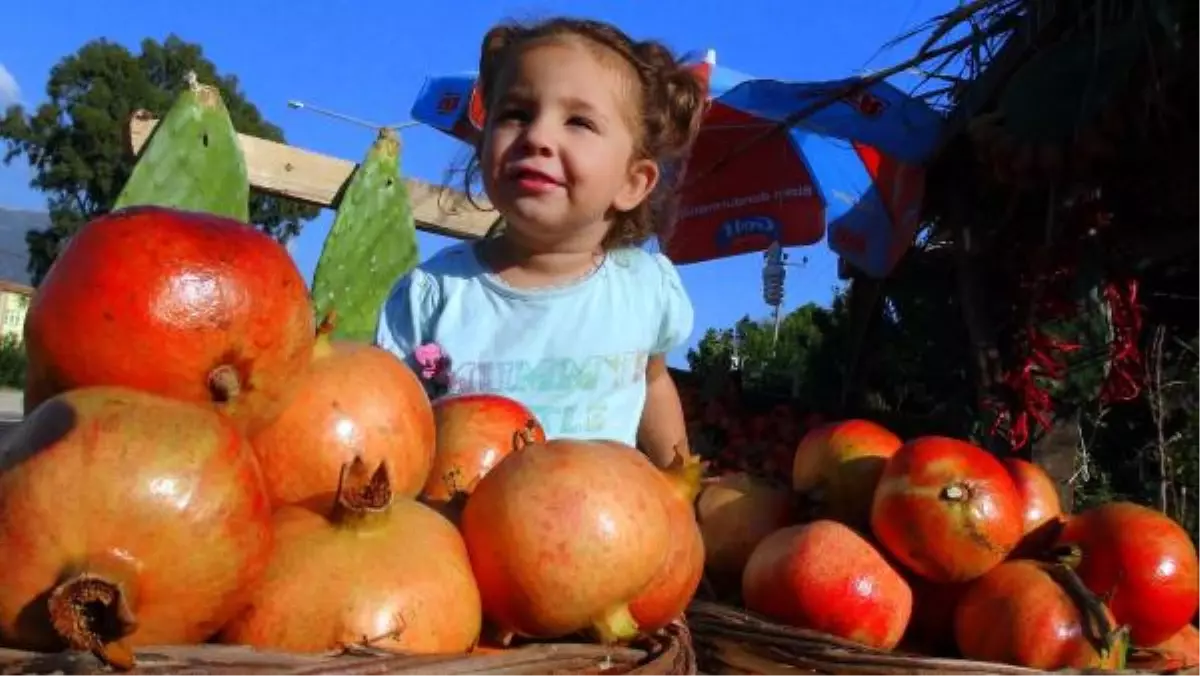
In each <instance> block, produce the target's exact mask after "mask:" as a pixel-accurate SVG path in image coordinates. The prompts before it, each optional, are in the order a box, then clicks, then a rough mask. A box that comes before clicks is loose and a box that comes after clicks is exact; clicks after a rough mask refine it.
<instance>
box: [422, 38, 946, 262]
mask: <svg viewBox="0 0 1200 676" xmlns="http://www.w3.org/2000/svg"><path fill="white" fill-rule="evenodd" d="M693 63H695V67H696V70H697V73H698V74H699V75H701V76H702V77H703V78H704V79H705V80H706V82H707V83H708V90H709V97H710V102H711V105H710V106H709V108H708V109H707V111H706V112H705V116H704V120H703V122H702V124H701V128H700V134H699V136H698V137H697V140H696V144H695V146H694V148H693V150H692V154H691V156H690V157H689V159H688V164H687V167H686V170H685V172H684V175H683V177H682V182H681V185H682V187H681V194H680V205H679V213H678V220H677V222H676V224H675V227H674V234H673V235H672V237H671V238H670V240H669V241H667V242H664V243H662V248H663V251H664V252H665V253H666V254H667V255H668V256H669V257H670V258H671V259H672V260H673V261H674V262H676V263H677V264H686V263H696V262H701V261H706V260H713V259H717V258H726V257H729V256H735V255H738V254H743V253H749V252H754V251H765V250H766V249H767V248H768V247H769V246H770V245H771V244H772V243H773V242H779V243H780V245H781V246H784V247H791V246H807V245H812V244H816V243H818V242H820V241H821V239H822V238H826V239H827V241H828V246H829V247H830V248H831V249H832V250H833V251H834V252H835V253H837V254H838V255H839V256H841V257H842V258H843V259H845V260H846V261H847V262H848V263H850V264H851V265H853V266H854V267H856V268H858V269H860V270H862V271H863V272H865V273H867V274H868V275H871V276H873V277H883V276H886V275H887V274H888V273H889V272H890V271H891V270H892V268H893V267H894V266H895V264H896V262H897V261H898V260H899V259H900V257H901V256H902V255H903V254H904V252H905V251H906V250H907V249H908V247H909V246H910V245H911V243H912V241H913V237H914V235H915V233H916V230H917V227H918V225H919V218H920V207H921V201H922V198H923V196H924V185H925V173H924V169H923V166H922V165H923V163H924V162H925V160H926V159H927V158H928V157H929V155H930V154H931V153H932V151H933V149H934V146H935V144H936V142H937V140H938V136H939V133H940V131H941V127H942V123H943V119H942V117H941V116H940V115H938V114H937V113H936V112H934V111H933V110H932V109H931V108H929V107H928V106H926V105H925V104H924V103H923V102H921V101H919V100H917V99H915V98H912V97H910V96H908V95H906V94H904V93H903V92H901V91H900V90H899V89H897V88H895V87H894V86H892V85H890V84H888V83H887V82H874V83H870V84H864V83H863V82H862V81H861V79H859V78H848V79H844V80H836V81H829V82H807V83H795V82H782V81H777V80H765V79H758V78H752V77H750V76H748V75H745V74H742V73H738V72H737V71H734V70H732V69H728V68H725V67H720V66H717V65H716V58H715V55H714V53H713V52H712V51H711V50H710V51H708V52H707V53H706V54H705V55H704V56H703V57H702V58H697V59H694V60H693ZM829 100H833V101H834V102H833V103H831V104H829V105H824V106H821V107H818V106H817V105H816V104H817V103H819V102H822V101H829ZM810 109H811V111H812V112H811V113H809V114H808V115H806V116H805V117H804V119H803V120H802V121H800V122H799V123H798V124H796V125H794V126H792V127H791V128H788V129H781V128H780V123H781V122H782V121H783V120H785V119H788V118H789V117H790V116H793V115H795V114H797V113H800V112H803V111H807V110H810ZM483 112H484V111H483V105H482V102H481V101H480V100H479V97H478V93H477V89H476V87H475V74H474V73H462V74H459V75H447V76H439V77H432V78H429V79H427V80H426V82H425V86H424V87H423V88H422V90H421V92H420V93H419V94H418V96H417V100H416V102H415V103H414V104H413V107H412V116H413V119H415V120H417V121H419V122H423V123H425V124H428V125H430V126H433V127H435V128H438V129H441V130H443V131H445V132H447V133H449V134H453V135H454V136H456V137H458V138H462V139H466V140H470V139H471V138H473V137H474V135H475V134H477V133H479V128H480V126H481V125H482V122H483Z"/></svg>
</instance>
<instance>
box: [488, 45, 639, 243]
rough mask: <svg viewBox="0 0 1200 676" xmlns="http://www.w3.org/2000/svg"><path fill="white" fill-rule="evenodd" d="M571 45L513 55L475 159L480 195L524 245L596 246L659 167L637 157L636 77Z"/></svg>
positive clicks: (612, 60)
mask: <svg viewBox="0 0 1200 676" xmlns="http://www.w3.org/2000/svg"><path fill="white" fill-rule="evenodd" d="M602 49H603V48H602V47H599V46H594V45H591V44H588V43H585V42H583V41H581V40H579V39H566V40H553V41H545V42H540V43H538V44H534V45H530V46H528V47H525V48H524V49H521V50H520V52H519V54H517V55H516V56H515V57H514V59H513V63H512V64H510V65H509V66H508V67H507V68H505V70H504V72H503V73H502V74H501V75H500V80H499V82H498V83H497V84H498V88H497V92H498V93H497V95H496V96H495V99H494V100H493V102H492V105H491V106H490V108H489V115H488V123H487V128H486V130H485V133H484V142H483V149H482V152H481V153H480V161H481V165H482V170H483V171H482V173H483V182H484V188H485V189H486V190H487V194H488V197H489V198H490V199H491V201H492V203H493V204H494V205H495V206H496V208H497V209H498V210H499V211H500V213H501V214H503V215H504V217H505V219H506V220H507V222H508V224H509V227H510V228H511V229H512V230H513V231H514V233H515V234H517V235H518V236H520V237H522V238H523V239H525V240H528V242H529V243H531V244H540V245H543V246H555V245H562V244H574V245H577V246H579V247H591V248H594V247H595V246H597V245H599V243H600V241H601V240H602V239H603V238H604V236H605V234H606V233H607V232H608V228H609V226H610V224H611V218H612V213H613V211H614V210H616V211H628V210H630V209H632V208H634V207H636V206H637V205H638V204H639V203H640V202H641V201H642V200H643V199H645V198H646V196H647V195H648V194H649V193H650V190H651V189H653V187H654V184H655V182H656V181H657V180H658V167H657V165H656V164H655V163H654V162H653V161H651V160H646V159H638V158H636V156H635V148H636V144H637V142H638V138H637V134H638V129H637V127H635V126H633V125H634V124H636V123H637V122H638V111H637V109H636V106H635V102H636V95H637V94H636V91H635V90H634V89H633V86H634V82H636V80H635V78H636V74H635V73H633V72H632V69H630V68H628V67H625V66H624V65H623V64H621V63H620V62H619V59H620V56H619V55H616V54H607V53H603V52H601V51H600V50H602Z"/></svg>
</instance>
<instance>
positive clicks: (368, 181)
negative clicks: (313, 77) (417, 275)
mask: <svg viewBox="0 0 1200 676" xmlns="http://www.w3.org/2000/svg"><path fill="white" fill-rule="evenodd" d="M416 264H417V229H416V225H415V224H414V222H413V214H412V208H411V207H410V205H409V201H408V188H407V186H406V185H405V183H404V181H403V180H402V179H401V178H400V140H399V138H398V137H397V136H396V133H395V132H394V131H392V130H391V129H384V130H382V131H381V132H380V133H379V138H377V139H376V140H375V143H374V144H372V145H371V149H370V151H368V152H367V159H366V160H365V161H364V162H363V163H362V164H360V165H359V166H358V168H357V169H356V170H355V171H354V175H353V176H352V177H351V178H350V183H349V184H348V185H347V186H346V189H345V192H344V193H343V194H342V199H341V201H340V202H339V203H338V210H337V217H336V218H334V220H333V227H332V228H331V229H330V231H329V236H328V237H326V238H325V246H324V248H323V249H322V250H321V258H320V260H318V261H317V270H316V273H315V274H314V275H313V284H312V297H313V304H314V306H315V307H316V311H317V316H318V317H324V316H326V315H327V314H328V313H329V312H331V311H332V312H334V314H335V316H336V321H335V322H334V331H333V337H334V338H338V339H341V340H353V341H358V342H371V341H372V340H374V338H375V325H376V322H377V320H378V318H379V310H380V307H381V306H382V305H383V303H384V301H385V300H386V299H387V295H388V292H389V291H390V290H391V288H392V285H393V284H394V283H395V281H396V279H397V278H399V277H400V276H401V275H403V274H405V273H406V272H408V271H409V270H411V269H412V268H413V266H415V265H416Z"/></svg>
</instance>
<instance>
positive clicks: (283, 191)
mask: <svg viewBox="0 0 1200 676" xmlns="http://www.w3.org/2000/svg"><path fill="white" fill-rule="evenodd" d="M157 125H158V120H157V119H155V118H154V117H152V116H150V115H149V114H148V113H146V112H145V111H138V112H136V113H134V115H133V117H132V118H131V119H130V120H129V145H130V148H131V149H132V151H133V154H134V155H137V154H138V153H140V152H141V150H142V147H143V146H145V145H146V142H147V141H148V140H149V139H150V134H151V133H153V131H154V128H155V126H157ZM238 140H239V141H240V142H241V146H242V154H243V155H244V156H245V158H246V172H247V174H248V176H249V179H250V185H251V186H252V187H254V188H255V189H257V190H261V191H263V192H267V193H271V194H273V195H279V196H281V197H287V198H289V199H294V200H299V201H301V202H306V203H308V204H315V205H317V206H321V207H332V206H334V202H335V201H336V200H337V196H338V194H339V193H340V192H341V190H342V186H344V185H345V184H346V181H348V180H349V179H350V175H351V174H352V173H353V172H354V169H355V167H357V166H358V165H357V164H355V163H354V162H351V161H349V160H344V159H342V158H340V157H332V156H329V155H322V154H320V153H315V152H313V151H311V150H305V149H303V148H297V147H295V146H289V145H287V144H284V143H276V142H275V141H268V140H266V139H262V138H258V137H257V136H248V135H246V134H238ZM405 181H406V183H407V184H408V199H409V203H410V204H411V205H412V210H413V220H415V221H416V225H417V228H418V229H420V230H424V231H426V232H431V233H434V234H438V235H444V236H446V237H453V238H455V239H478V238H480V237H483V236H484V235H485V234H486V233H487V231H488V228H490V227H491V226H492V223H493V222H494V221H495V220H496V214H495V212H492V211H480V210H478V209H476V208H475V207H473V206H471V204H470V203H469V202H467V200H466V196H465V195H464V194H463V193H462V192H460V191H457V190H449V189H444V188H442V187H440V186H436V185H433V184H430V183H426V182H425V181H420V180H416V179H405ZM481 206H485V207H486V206H487V204H486V202H484V203H481Z"/></svg>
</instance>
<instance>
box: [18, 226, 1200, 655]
mask: <svg viewBox="0 0 1200 676" xmlns="http://www.w3.org/2000/svg"><path fill="white" fill-rule="evenodd" d="M335 321H336V317H334V316H329V317H322V318H320V321H317V320H316V318H314V317H313V309H312V303H311V300H310V298H309V297H308V291H307V289H306V286H305V283H304V280H303V279H302V277H301V275H300V273H299V271H298V270H297V269H296V267H295V265H294V264H293V262H292V261H291V259H290V257H289V256H288V254H287V252H286V251H285V250H284V249H283V247H281V246H280V245H279V244H278V243H276V242H275V241H274V240H272V239H270V238H268V237H267V236H265V235H262V234H260V233H258V232H256V231H255V230H254V229H253V228H251V227H250V226H247V225H244V224H242V223H238V222H235V221H231V220H227V219H223V218H219V217H213V216H209V215H202V214H194V213H186V212H181V211H176V210H171V209H164V208H157V207H139V208H131V209H126V210H123V211H120V212H115V213H113V214H110V215H108V216H104V217H101V218H98V219H96V220H94V221H92V222H91V223H89V224H87V225H86V226H85V227H84V228H83V229H82V230H81V231H80V232H79V234H78V235H77V236H76V237H75V238H74V239H73V240H72V242H71V245H70V246H69V247H68V248H67V249H66V250H65V251H64V252H63V254H62V255H61V256H60V257H59V259H58V260H57V262H56V263H55V265H54V267H53V268H52V269H51V271H50V273H49V275H48V276H47V277H46V279H45V281H44V282H43V285H42V286H41V288H40V289H39V290H38V293H37V295H36V296H35V298H34V300H33V303H32V306H31V308H30V311H29V315H28V319H27V323H26V327H25V339H26V347H27V351H28V355H29V360H30V365H29V375H28V379H27V386H26V392H25V396H26V418H25V420H24V421H23V422H22V423H21V424H20V425H19V426H18V427H17V428H15V429H14V430H12V431H11V432H9V433H8V434H7V435H5V436H4V437H3V438H2V439H0V552H3V553H4V554H5V565H4V568H3V570H2V571H0V645H3V646H5V647H12V648H18V649H30V650H40V651H50V650H59V649H64V648H73V649H78V650H87V651H91V652H92V653H94V654H95V655H97V656H98V657H100V658H101V659H102V660H104V661H105V662H106V663H107V664H108V665H110V666H112V667H115V668H129V667H131V666H133V664H134V662H135V659H134V651H135V649H136V648H138V647H139V646H146V645H151V644H188V643H203V642H208V641H217V642H227V643H237V644H246V645H251V646H255V647H258V648H264V649H276V650H286V651H296V652H324V651H330V650H338V649H343V648H347V647H354V646H364V645H365V646H369V647H372V648H377V649H384V650H395V651H403V652H407V653H417V654H463V653H467V652H470V651H473V650H477V649H481V646H482V649H484V650H487V651H492V650H497V649H504V648H505V647H506V646H509V645H511V644H512V642H513V641H518V642H519V641H529V640H532V641H544V640H553V639H559V638H568V637H569V638H572V639H574V640H578V639H579V638H580V637H590V638H591V639H593V640H596V641H600V642H603V643H608V644H611V643H621V642H627V641H630V640H634V639H637V638H640V637H643V636H646V635H648V634H653V633H654V632H657V631H659V630H661V629H663V628H664V627H666V626H667V625H669V624H671V623H672V622H673V621H675V620H676V619H678V618H679V617H680V616H681V615H682V614H683V613H684V611H685V609H686V608H687V606H688V604H689V603H690V602H691V600H692V598H693V597H694V596H695V594H696V593H697V590H698V589H699V588H700V587H701V583H702V579H703V578H707V580H708V584H707V585H705V586H706V588H707V589H710V590H711V592H712V593H714V594H716V595H717V596H718V597H719V598H733V599H738V600H739V601H740V602H741V603H743V604H744V605H745V607H746V608H748V609H749V610H751V611H755V612H757V613H760V614H762V615H764V616H766V617H768V618H771V619H773V620H775V621H777V622H781V623H786V624H790V625H794V626H797V627H804V628H808V629H812V630H817V631H821V632H826V633H828V634H832V635H835V636H838V637H842V638H844V639H848V640H852V641H857V642H859V643H861V644H864V645H866V646H870V647H873V648H877V649H884V650H893V649H897V650H905V651H913V652H919V653H924V654H929V655H936V656H963V657H967V658H971V659H976V660H987V661H998V662H1007V663H1012V664H1017V665H1022V666H1027V667H1033V668H1037V669H1047V670H1054V669H1075V670H1082V669H1093V668H1119V667H1121V666H1122V665H1123V664H1125V660H1126V657H1127V655H1134V656H1136V657H1137V658H1138V659H1140V660H1141V662H1140V663H1139V664H1138V666H1140V667H1143V668H1150V669H1174V668H1179V667H1180V666H1181V665H1182V666H1187V665H1195V664H1196V663H1197V654H1196V652H1197V643H1198V636H1197V631H1196V627H1195V626H1194V625H1192V624H1190V622H1192V621H1193V618H1194V617H1195V616H1196V612H1197V605H1198V592H1200V589H1198V576H1200V565H1198V563H1197V552H1196V548H1195V546H1194V545H1193V543H1192V542H1191V540H1190V539H1189V538H1188V535H1187V534H1186V533H1185V532H1184V530H1183V529H1182V528H1181V527H1180V526H1178V525H1177V524H1176V523H1175V522H1173V521H1171V520H1170V519H1168V518H1167V517H1166V516H1164V515H1162V514H1161V513H1159V512H1156V511H1154V510H1151V509H1149V508H1146V507H1141V506H1138V505H1134V504H1130V503H1123V502H1117V503H1111V504H1105V505H1101V506H1097V507H1093V508H1090V509H1087V510H1085V511H1082V512H1080V513H1078V514H1065V513H1063V510H1062V509H1061V507H1060V504H1059V500H1058V497H1057V493H1056V492H1055V486H1054V484H1053V482H1052V481H1051V480H1050V479H1049V477H1047V476H1046V475H1045V473H1043V472H1042V471H1041V470H1040V469H1039V468H1038V467H1037V466H1035V465H1033V464H1030V463H1028V462H1024V461H1021V460H1016V459H998V458H997V457H995V456H993V455H992V454H990V453H988V452H985V451H984V450H982V449H980V448H978V447H976V446H974V445H972V444H970V443H967V442H965V441H962V440H956V439H948V438H942V437H921V438H915V439H909V440H907V441H906V440H903V439H900V438H898V437H897V436H896V435H895V434H893V433H892V432H890V431H889V430H887V429H884V428H882V427H881V426H879V425H877V424H875V423H872V422H869V421H865V420H848V421H840V422H832V423H828V424H820V425H817V424H813V422H814V421H806V423H805V424H803V425H796V424H793V425H788V426H785V427H786V429H782V428H781V431H779V433H778V434H776V435H775V437H774V438H775V439H776V441H777V442H778V443H777V444H776V445H777V446H779V449H777V450H776V452H775V453H774V454H773V457H775V456H777V457H776V464H777V465H781V466H783V465H786V466H787V467H790V470H791V472H790V478H791V485H790V486H788V485H786V484H780V483H777V482H768V481H764V480H763V479H760V478H756V477H755V476H753V475H752V474H750V473H746V472H735V473H732V474H725V475H723V476H719V477H716V478H709V479H704V478H703V475H704V473H705V467H704V465H703V464H702V463H700V462H699V461H698V460H697V459H696V458H694V457H688V456H684V457H680V458H678V459H677V462H676V463H675V464H674V465H673V466H671V467H669V468H667V469H665V470H662V469H659V468H657V467H655V466H654V465H653V464H651V463H650V461H649V460H648V459H647V458H646V457H645V456H644V455H643V454H642V453H640V452H639V451H638V450H637V449H635V448H631V447H628V446H624V445H622V444H618V443H614V442H609V441H600V440H596V441H567V440H561V439H556V440H547V439H546V436H545V433H544V431H543V429H542V427H541V425H540V423H539V422H538V420H537V419H536V417H535V416H534V415H533V414H532V413H531V412H530V411H529V410H528V409H527V408H526V407H525V406H523V405H521V404H520V403H519V402H517V401H513V400H510V399H506V398H504V397H499V396H494V395H461V396H448V397H442V398H440V399H437V400H435V401H430V399H429V397H428V396H427V394H426V392H425V389H424V388H423V386H422V384H421V383H420V382H419V380H418V379H417V377H416V376H415V374H414V373H413V372H412V371H411V370H410V369H409V367H408V366H407V365H406V364H404V363H403V362H402V361H400V360H398V359H397V358H395V357H394V356H392V355H391V354H389V353H387V352H385V351H383V350H381V349H379V348H376V347H373V346H369V345H361V344H352V343H345V342H341V341H337V340H334V339H332V337H331V336H332V329H333V328H334V324H333V323H334V322H335ZM778 418H779V419H780V420H786V418H787V416H786V415H783V414H780V416H778ZM766 424H767V423H766V422H764V425H766ZM803 427H809V428H811V429H810V430H809V431H808V432H807V433H806V434H804V435H803V437H799V436H798V430H799V429H801V428H803ZM793 436H796V437H797V438H796V440H794V441H785V440H786V439H789V438H791V437H793ZM1130 646H1132V647H1135V648H1137V650H1135V651H1134V652H1132V653H1131V652H1130V651H1129V649H1128V648H1129V647H1130Z"/></svg>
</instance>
